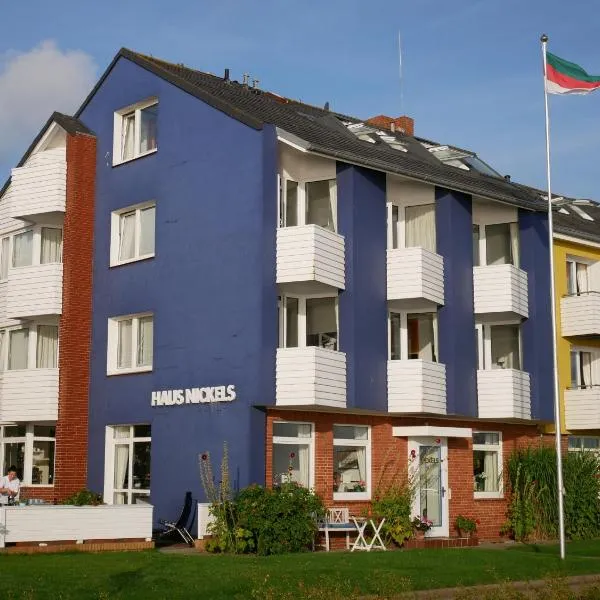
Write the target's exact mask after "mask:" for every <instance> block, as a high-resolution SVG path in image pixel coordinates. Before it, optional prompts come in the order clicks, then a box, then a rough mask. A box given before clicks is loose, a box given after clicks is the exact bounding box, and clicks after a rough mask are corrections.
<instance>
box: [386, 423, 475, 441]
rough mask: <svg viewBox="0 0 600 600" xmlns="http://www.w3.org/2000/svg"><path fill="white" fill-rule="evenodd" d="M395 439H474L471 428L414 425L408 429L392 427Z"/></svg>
mask: <svg viewBox="0 0 600 600" xmlns="http://www.w3.org/2000/svg"><path fill="white" fill-rule="evenodd" d="M392 436H393V437H431V438H438V437H439V438H442V437H449V438H467V439H468V438H472V437H473V429H471V428H470V427H438V426H434V425H412V426H408V427H392Z"/></svg>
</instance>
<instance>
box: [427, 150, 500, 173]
mask: <svg viewBox="0 0 600 600" xmlns="http://www.w3.org/2000/svg"><path fill="white" fill-rule="evenodd" d="M421 144H422V145H423V146H424V147H425V148H427V150H429V152H431V154H433V156H435V157H436V158H437V159H438V160H439V161H440V162H443V163H444V164H445V165H450V166H451V167H457V168H458V169H463V170H464V171H477V172H478V173H482V174H483V175H489V176H490V177H502V175H500V173H498V172H497V171H495V170H494V169H492V167H490V165H488V164H487V163H485V162H483V161H482V160H481V159H480V158H479V157H478V156H477V155H476V154H474V153H473V152H469V151H468V150H461V149H460V148H454V147H453V146H435V145H433V144H431V143H426V142H421Z"/></svg>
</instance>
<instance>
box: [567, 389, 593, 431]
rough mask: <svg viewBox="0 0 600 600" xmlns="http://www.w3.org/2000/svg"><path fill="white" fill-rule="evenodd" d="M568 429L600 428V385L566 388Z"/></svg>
mask: <svg viewBox="0 0 600 600" xmlns="http://www.w3.org/2000/svg"><path fill="white" fill-rule="evenodd" d="M565 425H566V427H567V429H569V430H572V431H576V430H578V429H585V430H589V429H600V386H594V387H592V388H586V389H574V390H565Z"/></svg>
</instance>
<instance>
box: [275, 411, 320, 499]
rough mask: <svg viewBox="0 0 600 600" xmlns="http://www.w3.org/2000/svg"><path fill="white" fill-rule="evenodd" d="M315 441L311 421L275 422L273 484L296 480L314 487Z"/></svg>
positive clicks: (305, 485) (303, 484)
mask: <svg viewBox="0 0 600 600" xmlns="http://www.w3.org/2000/svg"><path fill="white" fill-rule="evenodd" d="M313 443H314V441H313V426H312V424H311V423H289V422H285V421H276V422H275V423H273V485H281V484H282V483H285V482H287V481H295V482H296V483H299V484H300V485H302V486H304V487H307V488H310V487H313V485H314V483H313V482H314V476H313V466H312V465H313V456H314V450H313Z"/></svg>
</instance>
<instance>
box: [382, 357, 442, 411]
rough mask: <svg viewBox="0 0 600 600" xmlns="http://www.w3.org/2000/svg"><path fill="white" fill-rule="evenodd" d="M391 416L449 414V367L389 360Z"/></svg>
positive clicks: (389, 405) (389, 404) (426, 362)
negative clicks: (447, 403) (447, 410)
mask: <svg viewBox="0 0 600 600" xmlns="http://www.w3.org/2000/svg"><path fill="white" fill-rule="evenodd" d="M387 376H388V411H389V412H390V413H433V414H439V415H445V414H446V365H443V364H440V363H436V362H432V361H428V360H389V361H388V363H387Z"/></svg>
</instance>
